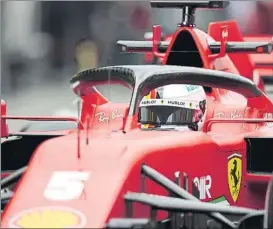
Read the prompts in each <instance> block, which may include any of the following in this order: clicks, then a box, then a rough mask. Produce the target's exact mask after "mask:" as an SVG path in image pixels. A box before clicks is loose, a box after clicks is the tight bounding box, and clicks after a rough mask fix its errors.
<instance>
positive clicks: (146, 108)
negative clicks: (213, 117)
mask: <svg viewBox="0 0 273 229" xmlns="http://www.w3.org/2000/svg"><path fill="white" fill-rule="evenodd" d="M156 93H157V96H156V98H151V97H147V96H146V97H144V98H143V99H142V101H141V102H140V105H139V113H138V120H139V122H140V123H141V125H142V126H141V127H142V128H160V129H164V128H165V129H166V128H167V129H170V128H171V129H175V130H180V131H184V130H192V131H198V130H201V129H202V127H203V125H204V119H205V116H206V93H205V91H204V88H203V87H202V86H198V85H188V84H187V85H186V84H171V85H167V86H164V87H161V88H158V89H156Z"/></svg>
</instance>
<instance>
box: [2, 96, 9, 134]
mask: <svg viewBox="0 0 273 229" xmlns="http://www.w3.org/2000/svg"><path fill="white" fill-rule="evenodd" d="M6 113H7V105H6V102H5V101H4V100H3V99H1V138H4V137H7V136H8V135H9V129H8V126H7V124H6V120H5V119H3V116H4V115H6Z"/></svg>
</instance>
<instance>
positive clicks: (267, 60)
mask: <svg viewBox="0 0 273 229" xmlns="http://www.w3.org/2000/svg"><path fill="white" fill-rule="evenodd" d="M223 26H227V29H228V37H227V41H265V42H268V41H273V37H272V36H270V35H268V36H261V35H256V36H243V34H242V33H241V31H240V29H239V26H238V24H237V22H236V21H235V20H230V21H221V22H212V23H210V24H209V26H208V35H209V36H211V37H212V38H213V39H214V40H216V41H220V40H221V39H222V37H221V34H222V33H221V32H219V31H221V29H222V27H223ZM173 36H174V35H173V34H170V35H167V36H165V37H164V39H163V40H164V41H171V40H172V38H173ZM150 40H151V39H150ZM174 40H175V39H173V41H174ZM199 42H201V41H197V43H199ZM222 44H224V43H222ZM222 51H223V50H222ZM220 54H221V53H220ZM161 55H162V54H161ZM163 55H164V54H163ZM154 56H155V54H153V53H147V54H145V56H144V60H145V62H146V63H151V62H152V60H153V58H154ZM227 56H228V57H229V58H230V60H231V61H232V63H233V65H235V67H236V69H237V71H238V73H239V74H240V75H242V76H244V77H246V78H248V79H250V80H253V81H254V77H255V76H254V72H253V71H255V69H257V68H259V69H273V52H272V53H271V54H247V53H240V54H238V53H236V54H228V55H227ZM220 57H222V55H219V57H218V58H220ZM158 59H159V60H160V61H161V62H162V63H163V59H164V58H163V57H161V56H160V57H158ZM242 63H244V64H242ZM258 63H261V64H262V66H259V65H258ZM212 68H213V67H212ZM216 69H217V67H216ZM255 83H257V84H256V85H257V86H258V87H259V88H260V89H261V90H263V91H264V82H263V81H262V80H261V79H256V80H255Z"/></svg>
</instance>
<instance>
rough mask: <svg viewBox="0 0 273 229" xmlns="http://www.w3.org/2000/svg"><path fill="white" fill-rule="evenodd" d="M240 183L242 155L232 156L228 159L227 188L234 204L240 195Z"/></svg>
mask: <svg viewBox="0 0 273 229" xmlns="http://www.w3.org/2000/svg"><path fill="white" fill-rule="evenodd" d="M241 183H242V155H240V154H232V155H231V156H229V157H228V186H229V192H230V195H231V197H232V199H233V201H234V202H236V201H237V199H238V196H239V194H240V188H241Z"/></svg>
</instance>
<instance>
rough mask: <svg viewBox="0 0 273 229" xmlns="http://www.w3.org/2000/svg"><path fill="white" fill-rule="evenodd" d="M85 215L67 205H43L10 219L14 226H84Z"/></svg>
mask: <svg viewBox="0 0 273 229" xmlns="http://www.w3.org/2000/svg"><path fill="white" fill-rule="evenodd" d="M85 224H86V218H85V216H84V215H83V214H82V213H81V212H79V211H77V210H74V209H70V208H67V207H41V208H35V209H29V210H26V211H23V212H21V213H19V214H18V215H16V216H15V217H13V218H12V219H11V221H10V226H11V227H12V228H82V227H84V226H85Z"/></svg>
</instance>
